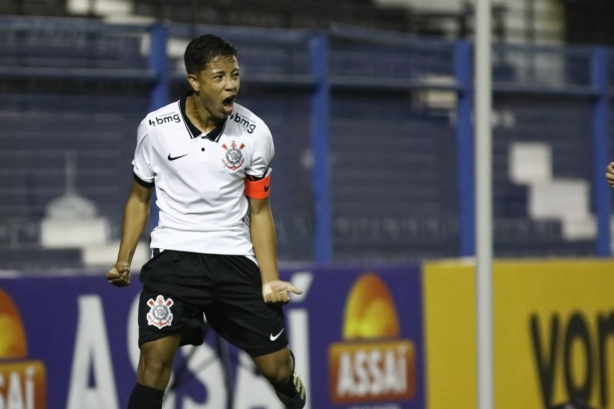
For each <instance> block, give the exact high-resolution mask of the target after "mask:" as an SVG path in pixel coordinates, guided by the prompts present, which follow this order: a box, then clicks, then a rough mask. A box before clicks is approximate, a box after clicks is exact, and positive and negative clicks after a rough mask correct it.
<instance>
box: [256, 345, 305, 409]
mask: <svg viewBox="0 0 614 409" xmlns="http://www.w3.org/2000/svg"><path fill="white" fill-rule="evenodd" d="M253 359H254V363H255V364H256V367H257V368H258V370H259V371H260V373H261V374H262V375H263V376H264V377H265V378H266V379H267V380H268V381H269V382H270V383H271V385H273V388H275V392H276V393H277V397H278V398H279V400H281V402H282V403H283V404H284V405H285V406H286V408H288V409H302V408H303V407H304V406H305V387H304V386H303V382H302V381H301V378H300V377H299V376H298V375H297V374H296V373H295V372H294V356H293V355H292V352H291V351H290V348H289V347H286V348H284V349H281V350H279V351H277V352H273V353H272V354H267V355H262V356H258V357H255V358H253Z"/></svg>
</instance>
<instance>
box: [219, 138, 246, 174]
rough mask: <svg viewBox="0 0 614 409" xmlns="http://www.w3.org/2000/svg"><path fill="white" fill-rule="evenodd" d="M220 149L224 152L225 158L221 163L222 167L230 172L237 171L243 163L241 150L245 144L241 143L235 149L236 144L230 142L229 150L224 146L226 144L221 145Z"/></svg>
mask: <svg viewBox="0 0 614 409" xmlns="http://www.w3.org/2000/svg"><path fill="white" fill-rule="evenodd" d="M222 148H224V149H225V150H226V155H225V158H224V159H222V163H223V164H224V166H226V167H227V168H228V169H230V170H237V169H239V168H240V167H241V166H242V165H243V162H244V161H245V158H244V157H243V152H241V150H242V149H243V148H245V144H243V143H242V144H241V145H240V146H239V147H237V143H236V142H235V141H232V142H231V144H230V149H228V146H226V144H222Z"/></svg>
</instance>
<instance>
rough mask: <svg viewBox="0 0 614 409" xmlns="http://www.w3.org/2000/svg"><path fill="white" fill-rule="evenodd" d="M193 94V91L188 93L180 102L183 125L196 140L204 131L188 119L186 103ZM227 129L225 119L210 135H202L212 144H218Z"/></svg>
mask: <svg viewBox="0 0 614 409" xmlns="http://www.w3.org/2000/svg"><path fill="white" fill-rule="evenodd" d="M192 94H193V92H192V91H188V92H187V93H186V94H185V95H184V96H183V97H182V98H181V99H180V100H179V112H180V113H181V116H182V118H183V123H184V124H185V125H186V128H187V129H188V132H189V133H190V138H191V139H194V138H198V137H201V135H202V131H201V130H200V129H198V128H197V127H196V125H194V124H193V123H192V121H190V118H188V115H187V114H186V110H185V105H186V101H187V99H188V97H189V96H190V95H192ZM225 127H226V119H224V120H223V121H222V122H221V123H220V124H219V125H218V126H216V127H215V128H213V129H212V130H211V131H210V132H209V133H207V134H206V135H202V138H207V139H209V140H210V141H212V142H218V141H219V140H220V137H221V136H222V133H223V132H224V128H225Z"/></svg>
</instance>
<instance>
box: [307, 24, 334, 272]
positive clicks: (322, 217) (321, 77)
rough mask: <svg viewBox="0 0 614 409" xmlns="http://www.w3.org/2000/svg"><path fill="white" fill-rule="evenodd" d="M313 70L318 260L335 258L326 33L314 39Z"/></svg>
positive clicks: (314, 179)
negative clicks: (333, 256)
mask: <svg viewBox="0 0 614 409" xmlns="http://www.w3.org/2000/svg"><path fill="white" fill-rule="evenodd" d="M310 53H311V71H312V73H313V75H314V77H315V90H314V92H313V95H312V97H311V150H312V154H313V169H312V178H311V181H312V189H313V201H314V209H315V214H314V218H315V223H314V224H315V226H314V235H313V240H314V243H313V251H314V259H315V262H316V263H319V264H323V263H330V262H331V261H332V228H331V225H332V223H331V199H330V163H329V149H330V147H329V141H328V122H329V121H328V119H329V104H330V84H329V82H328V66H327V65H328V38H327V37H326V35H325V34H317V35H314V36H313V37H312V38H311V39H310Z"/></svg>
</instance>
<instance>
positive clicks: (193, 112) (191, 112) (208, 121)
mask: <svg viewBox="0 0 614 409" xmlns="http://www.w3.org/2000/svg"><path fill="white" fill-rule="evenodd" d="M185 111H186V112H185V113H186V115H187V116H188V118H189V119H190V121H191V122H192V124H194V126H196V127H197V128H198V129H199V130H200V131H201V132H203V133H205V134H206V133H209V132H211V131H212V130H213V129H215V128H216V127H217V126H218V122H219V121H218V120H217V119H216V118H213V117H212V116H211V115H209V113H208V112H207V110H206V109H205V108H204V107H203V106H202V104H201V103H200V101H198V98H196V97H195V96H194V95H190V96H189V97H188V98H187V100H186V104H185Z"/></svg>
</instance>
